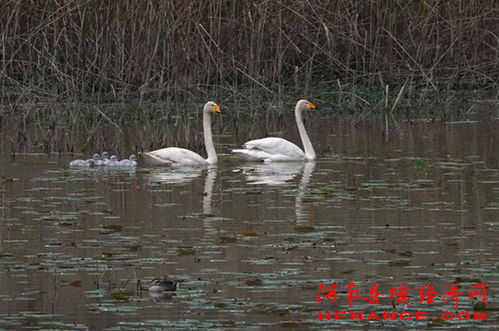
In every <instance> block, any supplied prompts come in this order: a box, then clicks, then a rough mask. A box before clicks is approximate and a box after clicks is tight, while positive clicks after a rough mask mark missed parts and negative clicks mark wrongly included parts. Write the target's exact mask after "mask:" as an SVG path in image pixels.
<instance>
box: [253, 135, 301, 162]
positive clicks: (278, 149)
mask: <svg viewBox="0 0 499 331" xmlns="http://www.w3.org/2000/svg"><path fill="white" fill-rule="evenodd" d="M244 148H246V149H248V150H260V151H264V152H266V153H268V154H270V155H282V156H285V157H289V158H296V159H303V158H305V153H303V151H302V150H301V148H300V147H298V146H296V145H295V144H293V143H292V142H290V141H287V140H285V139H282V138H277V137H269V138H262V139H255V140H250V141H248V142H246V143H245V144H244Z"/></svg>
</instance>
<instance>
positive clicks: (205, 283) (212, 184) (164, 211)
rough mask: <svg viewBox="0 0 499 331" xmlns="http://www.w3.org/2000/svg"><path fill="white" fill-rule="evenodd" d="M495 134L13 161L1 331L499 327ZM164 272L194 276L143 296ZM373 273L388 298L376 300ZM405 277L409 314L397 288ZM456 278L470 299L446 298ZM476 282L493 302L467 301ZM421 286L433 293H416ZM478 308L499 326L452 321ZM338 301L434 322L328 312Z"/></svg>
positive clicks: (419, 134) (487, 128) (362, 136)
mask: <svg viewBox="0 0 499 331" xmlns="http://www.w3.org/2000/svg"><path fill="white" fill-rule="evenodd" d="M498 127H499V125H498V124H497V123H496V122H489V123H456V124H440V125H431V124H427V125H423V126H419V125H416V126H414V127H411V126H409V127H407V128H405V132H406V133H405V134H404V135H400V136H397V137H396V138H395V137H391V139H390V140H389V142H388V143H385V142H384V140H383V137H382V136H380V135H379V133H377V132H379V131H376V130H371V129H370V128H368V127H361V128H343V129H341V128H339V130H338V131H336V133H335V134H329V135H323V136H321V137H319V134H315V139H313V140H314V141H316V142H318V143H317V144H316V145H318V150H321V151H324V152H323V153H322V156H321V157H320V159H319V160H318V161H317V162H315V163H307V164H301V163H286V164H257V163H243V162H237V161H234V160H232V159H229V158H225V161H222V162H221V164H220V165H219V166H218V167H212V168H207V169H195V168H194V169H165V168H155V169H152V168H143V167H139V168H138V169H136V170H133V171H126V170H108V169H87V170H70V169H68V168H67V167H66V164H67V162H68V161H69V160H70V156H66V155H62V156H59V155H45V154H40V155H36V154H26V155H17V156H16V157H15V159H12V158H11V157H10V156H8V155H7V153H4V155H3V156H2V158H1V161H0V166H1V168H0V169H1V170H0V176H2V177H1V178H0V228H1V231H0V307H1V309H0V311H1V313H0V327H4V328H74V329H76V328H82V329H86V328H91V329H102V328H109V329H118V328H131V329H151V328H173V327H177V328H179V329H185V328H190V327H197V328H202V327H216V328H232V327H241V328H242V327H245V328H269V329H272V328H275V327H283V328H292V327H295V328H298V329H304V328H322V327H328V328H335V327H337V328H345V327H347V328H359V327H363V326H371V327H373V328H382V327H400V328H406V327H407V328H424V327H427V326H429V327H435V328H449V329H455V328H457V327H466V328H471V327H472V328H484V329H490V328H493V327H497V326H498V325H499V323H498V319H499V301H498V297H497V296H498V291H497V285H498V283H499V270H498V268H499V255H498V253H497V251H498V248H499V236H498V234H499V147H498V146H499V145H498V143H499V134H498V132H499V131H498V130H497V129H498ZM295 138H296V137H295ZM313 138H314V137H313ZM232 146H234V142H230V143H227V144H225V145H223V146H222V147H221V148H219V150H221V152H227V150H228V149H229V148H230V147H232ZM329 146H332V148H328V147H329ZM331 152H332V153H334V155H333V154H332V153H331ZM164 275H168V276H169V277H171V278H173V279H176V280H178V281H179V282H180V285H179V288H178V290H177V291H176V292H175V293H173V294H171V295H162V296H154V297H153V296H151V295H150V294H149V292H148V291H147V290H140V288H139V286H138V285H139V283H140V285H142V286H143V287H144V288H147V286H148V283H149V281H150V280H152V279H153V278H155V277H162V276H164ZM350 281H353V282H354V284H355V285H356V289H357V290H359V292H360V297H359V298H357V299H355V300H354V301H353V303H352V308H349V302H348V301H347V295H346V291H347V285H348V284H349V282H350ZM321 282H324V283H325V284H326V285H330V284H333V283H336V284H337V290H338V297H337V299H336V301H335V302H334V303H331V302H330V300H327V299H325V298H324V296H325V295H323V298H322V302H321V303H319V302H317V296H318V291H319V285H320V283H321ZM374 283H378V284H379V290H380V291H381V292H383V293H385V294H384V295H382V296H381V297H380V303H379V304H372V305H369V304H367V302H366V301H365V300H363V298H364V297H366V296H368V295H369V288H370V287H371V286H372V285H373V284H374ZM400 283H404V284H406V285H408V286H409V287H410V288H411V289H410V290H409V301H410V304H411V305H410V306H409V307H408V308H407V307H406V306H405V304H401V303H394V299H390V298H388V294H387V293H388V290H389V289H390V288H391V286H394V287H399V285H400ZM453 283H456V284H457V285H458V287H459V289H460V290H462V291H463V292H464V293H462V294H461V295H460V296H459V308H455V306H454V301H450V302H442V299H443V297H442V295H441V293H443V292H445V291H448V290H449V289H447V288H445V286H446V285H447V286H448V285H451V284H453ZM476 283H484V284H485V285H486V286H487V303H486V306H485V307H483V306H480V305H478V306H477V305H476V304H475V303H474V302H472V301H471V300H470V299H469V298H468V294H467V293H468V292H467V291H468V289H469V288H471V286H472V285H474V284H476ZM423 285H433V286H434V287H435V290H436V291H437V292H438V293H439V294H438V295H437V296H436V298H435V303H433V304H424V303H423V304H420V303H419V293H418V290H419V288H420V287H421V286H423ZM474 304H475V306H474ZM474 309H475V310H477V311H483V310H485V312H486V313H487V321H472V320H468V321H458V320H457V319H456V320H451V321H444V320H442V319H441V313H442V312H445V311H449V312H460V311H464V312H470V313H471V314H473V310H474ZM338 311H347V312H349V311H356V312H364V313H366V314H369V312H372V311H378V312H384V311H395V312H404V311H410V312H416V311H425V312H428V316H429V320H428V321H416V320H409V321H401V320H397V321H377V320H370V321H367V320H364V321H350V320H345V321H335V320H329V321H328V320H327V319H323V320H322V321H321V320H319V319H318V314H319V312H323V313H327V312H332V313H333V314H334V312H338Z"/></svg>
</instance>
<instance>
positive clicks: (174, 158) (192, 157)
mask: <svg viewBox="0 0 499 331" xmlns="http://www.w3.org/2000/svg"><path fill="white" fill-rule="evenodd" d="M143 156H144V162H145V163H146V164H149V165H175V164H185V165H202V164H206V163H207V162H206V160H205V159H204V158H203V157H202V156H201V155H199V154H197V153H194V152H193V151H190V150H188V149H185V148H178V147H167V148H162V149H157V150H155V151H152V152H148V153H144V155H143Z"/></svg>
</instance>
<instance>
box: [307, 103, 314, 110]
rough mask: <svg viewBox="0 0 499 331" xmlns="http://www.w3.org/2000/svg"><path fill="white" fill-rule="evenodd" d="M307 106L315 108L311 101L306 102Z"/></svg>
mask: <svg viewBox="0 0 499 331" xmlns="http://www.w3.org/2000/svg"><path fill="white" fill-rule="evenodd" d="M308 106H309V107H310V109H315V108H316V107H315V105H314V104H313V103H311V102H309V103H308Z"/></svg>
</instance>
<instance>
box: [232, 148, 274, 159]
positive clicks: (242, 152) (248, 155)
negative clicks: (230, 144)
mask: <svg viewBox="0 0 499 331" xmlns="http://www.w3.org/2000/svg"><path fill="white" fill-rule="evenodd" d="M232 153H235V154H237V155H239V156H241V157H242V158H244V159H246V160H248V161H263V160H266V159H268V158H270V157H271V156H272V155H270V154H269V153H267V152H264V151H260V150H257V149H233V150H232Z"/></svg>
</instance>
